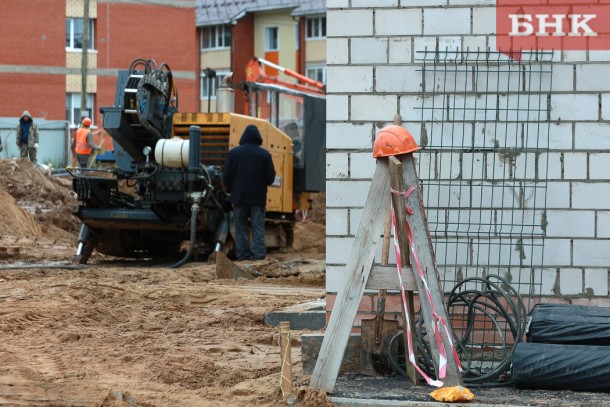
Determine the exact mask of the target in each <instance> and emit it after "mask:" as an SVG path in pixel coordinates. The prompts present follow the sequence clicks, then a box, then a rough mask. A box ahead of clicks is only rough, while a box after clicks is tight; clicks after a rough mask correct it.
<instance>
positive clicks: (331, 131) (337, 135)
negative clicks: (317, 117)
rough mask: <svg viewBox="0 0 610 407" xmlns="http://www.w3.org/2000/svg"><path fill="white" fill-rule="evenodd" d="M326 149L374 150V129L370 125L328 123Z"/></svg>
mask: <svg viewBox="0 0 610 407" xmlns="http://www.w3.org/2000/svg"><path fill="white" fill-rule="evenodd" d="M326 148H327V149H328V150H332V149H371V151H372V148H373V128H372V126H371V124H370V123H366V124H358V123H327V124H326Z"/></svg>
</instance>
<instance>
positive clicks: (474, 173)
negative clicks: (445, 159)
mask: <svg viewBox="0 0 610 407" xmlns="http://www.w3.org/2000/svg"><path fill="white" fill-rule="evenodd" d="M462 179H463V180H483V179H485V153H463V154H462Z"/></svg>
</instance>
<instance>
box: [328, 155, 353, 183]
mask: <svg viewBox="0 0 610 407" xmlns="http://www.w3.org/2000/svg"><path fill="white" fill-rule="evenodd" d="M348 162H349V156H348V154H347V153H327V154H326V179H336V178H348V176H349V164H348Z"/></svg>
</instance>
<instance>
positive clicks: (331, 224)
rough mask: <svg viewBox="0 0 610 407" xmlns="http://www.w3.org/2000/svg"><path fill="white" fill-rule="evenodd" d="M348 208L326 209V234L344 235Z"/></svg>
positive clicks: (346, 230) (346, 229)
mask: <svg viewBox="0 0 610 407" xmlns="http://www.w3.org/2000/svg"><path fill="white" fill-rule="evenodd" d="M348 225H349V224H348V210H347V209H327V210H326V235H327V236H345V235H347V233H348Z"/></svg>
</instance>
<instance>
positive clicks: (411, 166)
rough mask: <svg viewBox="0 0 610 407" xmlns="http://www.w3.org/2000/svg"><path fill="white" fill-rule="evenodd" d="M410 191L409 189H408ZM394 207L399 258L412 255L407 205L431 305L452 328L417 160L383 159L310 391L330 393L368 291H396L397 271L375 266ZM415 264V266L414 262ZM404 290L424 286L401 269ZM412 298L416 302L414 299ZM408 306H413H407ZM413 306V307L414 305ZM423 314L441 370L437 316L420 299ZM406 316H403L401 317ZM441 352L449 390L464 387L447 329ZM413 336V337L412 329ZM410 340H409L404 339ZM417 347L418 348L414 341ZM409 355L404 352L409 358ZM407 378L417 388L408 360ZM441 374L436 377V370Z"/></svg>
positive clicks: (408, 156)
mask: <svg viewBox="0 0 610 407" xmlns="http://www.w3.org/2000/svg"><path fill="white" fill-rule="evenodd" d="M405 185H406V187H405ZM412 185H415V187H416V188H415V190H414V191H413V192H412V193H411V194H410V195H409V197H408V198H407V199H405V197H404V196H403V195H395V194H391V192H390V191H391V190H390V186H392V188H393V189H394V190H396V191H403V192H404V191H405V189H407V188H409V187H410V186H412ZM390 201H391V202H392V206H393V208H394V213H395V215H396V231H395V234H396V237H395V239H396V240H397V242H398V247H399V249H400V252H401V259H402V260H403V261H402V263H403V264H409V263H408V262H405V261H404V260H406V259H405V258H406V257H407V256H409V257H411V260H413V259H412V257H413V254H412V253H411V251H410V250H409V242H408V237H407V230H406V221H407V220H406V219H405V218H406V214H405V204H407V205H408V206H409V207H411V208H412V209H413V215H411V216H409V218H408V222H409V226H410V228H411V231H412V234H413V244H414V245H415V250H416V252H417V254H418V257H419V261H420V264H421V267H422V270H423V273H424V275H425V277H426V281H427V282H428V285H429V290H430V294H431V296H432V302H433V304H434V308H435V310H436V314H437V315H438V316H439V317H440V318H442V319H443V320H444V321H446V323H447V326H448V327H449V329H451V328H450V325H449V320H448V318H447V315H446V314H447V313H446V311H445V306H444V303H443V291H442V289H441V286H440V278H439V275H438V273H437V271H436V264H435V259H434V251H433V248H432V241H431V239H430V235H429V232H428V227H427V223H426V216H425V213H424V206H423V203H422V200H421V196H420V191H419V186H418V179H417V171H416V168H415V160H414V158H413V154H411V153H409V154H403V155H400V156H396V157H394V156H390V157H388V158H385V157H382V158H378V159H377V168H376V170H375V175H374V176H373V182H372V184H371V188H370V190H369V193H368V195H367V198H366V203H365V205H364V210H363V212H362V216H361V219H360V224H359V226H358V231H357V232H356V236H355V239H354V243H353V245H352V249H351V252H350V255H349V258H348V261H347V264H346V266H345V269H346V273H345V275H344V277H343V280H342V283H341V287H340V289H339V291H338V293H337V299H336V300H335V304H334V306H333V310H332V312H331V315H330V320H329V322H328V327H327V329H326V333H325V335H324V340H323V341H322V346H321V348H320V353H319V355H318V359H317V361H316V366H315V368H314V371H313V374H312V378H311V384H310V385H311V386H312V387H314V388H318V389H321V390H324V391H326V392H328V393H332V392H333V390H334V388H335V383H336V381H337V375H338V373H339V368H340V367H341V361H342V359H343V354H344V352H345V347H346V345H347V342H348V339H349V334H350V332H351V330H352V325H353V323H354V319H355V317H356V312H357V310H358V306H359V304H360V300H361V298H362V295H363V293H364V290H365V289H388V290H398V289H399V283H398V275H397V270H396V267H395V266H394V267H392V266H378V265H375V266H374V265H373V260H374V259H375V249H376V246H377V244H378V241H379V240H380V239H379V237H380V236H381V234H382V231H383V223H384V220H385V218H386V215H387V213H388V211H389V210H390ZM411 264H414V262H413V261H411ZM402 272H403V274H402V275H403V285H404V289H405V291H407V292H409V291H410V292H411V294H412V291H414V290H417V291H418V292H419V293H424V292H425V287H424V282H423V281H422V279H421V278H420V277H419V274H418V273H416V272H415V273H414V272H413V271H412V270H411V268H410V267H403V268H402ZM411 298H412V297H411ZM407 301H408V302H409V300H407ZM411 302H412V301H411ZM408 305H409V313H410V314H411V315H410V317H409V319H410V321H411V323H412V324H413V322H414V318H413V315H412V313H413V304H412V303H411V304H408ZM420 307H421V312H422V315H423V318H424V322H425V325H426V332H427V337H428V338H429V339H430V348H431V352H432V357H433V359H434V361H435V364H438V355H439V350H438V346H437V344H436V342H435V341H434V337H435V334H434V331H433V324H434V323H433V315H432V312H433V311H432V307H431V304H430V303H429V302H428V301H427V299H425V298H420ZM403 313H404V312H403ZM440 331H441V337H442V342H443V347H444V348H445V350H446V352H447V374H446V377H445V378H444V379H443V381H444V385H445V386H447V387H452V386H461V385H462V384H463V383H462V378H461V375H460V372H459V367H458V364H457V361H456V360H455V359H454V357H453V354H452V352H451V349H452V347H451V343H450V338H449V337H448V335H447V333H446V332H445V331H444V329H442V328H441V329H440ZM411 332H415V331H414V329H411ZM405 339H406V338H405ZM413 343H416V342H415V340H414V341H413ZM407 352H408V350H407V348H405V353H407ZM407 367H408V368H409V370H408V371H407V373H408V374H409V377H410V378H411V380H412V381H413V382H414V383H417V382H418V379H417V374H416V373H415V371H414V369H412V366H411V364H410V363H409V361H408V358H407ZM436 367H437V371H438V366H436Z"/></svg>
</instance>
